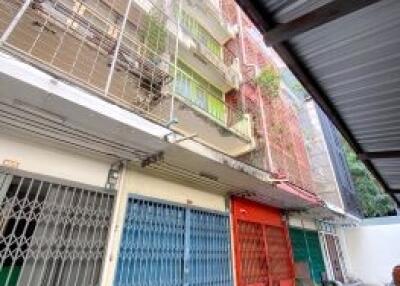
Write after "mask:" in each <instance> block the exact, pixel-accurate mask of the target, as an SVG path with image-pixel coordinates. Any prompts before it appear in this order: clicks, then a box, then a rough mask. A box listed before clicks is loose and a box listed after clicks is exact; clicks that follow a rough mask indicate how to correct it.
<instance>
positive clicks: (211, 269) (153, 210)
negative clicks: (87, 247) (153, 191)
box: [114, 197, 233, 286]
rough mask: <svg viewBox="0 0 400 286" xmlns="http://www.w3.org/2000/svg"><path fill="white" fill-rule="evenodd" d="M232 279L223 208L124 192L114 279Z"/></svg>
mask: <svg viewBox="0 0 400 286" xmlns="http://www.w3.org/2000/svg"><path fill="white" fill-rule="evenodd" d="M232 283H233V282H232V273H231V247H230V229H229V216H228V215H227V214H223V213H218V212H210V211H206V210H200V209H195V208H191V207H187V206H180V205H174V204H169V203H165V202H160V201H153V200H148V199H145V198H137V197H130V198H128V205H127V211H126V215H125V222H124V227H123V233H122V239H121V245H120V251H119V258H118V265H117V271H116V276H115V280H114V285H116V286H125V285H149V286H150V285H160V286H162V285H168V286H173V285H176V286H178V285H188V286H189V285H199V286H202V285H204V286H205V285H215V286H231V285H232Z"/></svg>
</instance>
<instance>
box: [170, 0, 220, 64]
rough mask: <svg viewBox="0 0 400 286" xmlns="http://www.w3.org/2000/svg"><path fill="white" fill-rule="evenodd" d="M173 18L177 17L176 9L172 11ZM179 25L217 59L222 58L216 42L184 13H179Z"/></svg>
mask: <svg viewBox="0 0 400 286" xmlns="http://www.w3.org/2000/svg"><path fill="white" fill-rule="evenodd" d="M174 12H175V16H176V17H177V16H178V10H177V7H175V9H174ZM180 20H181V21H180V23H181V25H182V27H183V28H184V29H186V30H187V31H188V32H189V33H190V34H192V35H193V37H194V38H195V39H196V40H197V41H199V42H200V43H201V44H203V45H204V46H205V47H207V48H208V49H209V50H210V51H211V52H212V53H213V54H214V55H216V56H217V57H221V56H222V46H221V44H220V43H218V41H217V40H216V39H215V38H214V37H213V36H212V35H211V34H210V33H209V32H208V31H207V30H206V29H205V28H204V27H203V26H202V25H200V23H199V22H197V21H196V20H195V19H193V18H192V17H191V16H190V15H189V14H188V13H187V12H186V11H184V10H182V11H181V19H180Z"/></svg>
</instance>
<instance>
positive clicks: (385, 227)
mask: <svg viewBox="0 0 400 286" xmlns="http://www.w3.org/2000/svg"><path fill="white" fill-rule="evenodd" d="M343 233H344V240H345V244H346V251H347V254H348V257H347V259H348V271H349V273H350V274H351V275H353V276H354V277H356V278H359V279H361V280H362V281H363V282H364V283H365V284H370V285H385V284H387V283H390V282H391V280H392V278H391V273H392V269H393V267H394V266H395V265H397V264H400V217H387V218H374V219H365V220H363V222H362V223H361V225H360V226H359V227H354V228H346V229H344V231H343Z"/></svg>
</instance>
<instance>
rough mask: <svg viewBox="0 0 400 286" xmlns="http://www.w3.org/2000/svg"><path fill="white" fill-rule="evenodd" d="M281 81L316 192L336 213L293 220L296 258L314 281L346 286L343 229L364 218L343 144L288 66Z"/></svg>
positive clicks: (292, 231) (292, 236)
mask: <svg viewBox="0 0 400 286" xmlns="http://www.w3.org/2000/svg"><path fill="white" fill-rule="evenodd" d="M282 79H283V82H284V84H285V86H286V88H287V90H288V93H289V94H290V99H291V101H292V102H293V104H294V105H295V106H296V110H297V114H298V115H299V119H300V122H301V125H302V129H303V133H304V139H305V144H306V147H307V153H308V157H309V161H310V166H311V173H312V179H313V182H314V186H315V187H314V190H315V192H316V193H317V194H318V195H319V196H320V197H321V198H323V200H324V204H325V205H326V207H327V209H330V210H331V212H332V213H336V215H335V216H333V217H335V218H333V217H332V219H331V220H326V218H325V219H324V216H325V217H328V216H332V215H331V214H328V213H325V214H324V215H322V214H320V215H315V214H314V215H312V216H307V215H305V216H303V217H301V216H300V217H296V216H292V217H291V223H290V224H291V225H292V227H291V228H290V234H291V239H292V243H293V250H294V258H295V261H296V262H297V264H298V265H299V267H300V268H301V269H302V271H303V272H307V270H308V271H309V273H310V278H311V279H312V280H313V281H315V282H318V281H319V279H320V277H321V275H322V274H324V276H325V277H326V278H327V279H331V280H338V281H342V282H345V281H346V274H347V273H346V265H345V260H346V259H345V253H344V251H343V249H344V248H345V247H346V246H345V245H344V246H342V244H344V241H343V226H348V225H349V224H350V225H351V224H357V221H359V220H360V218H361V216H362V215H361V212H360V209H359V206H358V203H357V197H356V194H355V189H354V185H353V182H352V178H351V174H350V172H349V169H348V166H347V162H346V158H345V155H344V151H343V145H342V144H343V142H342V141H341V138H340V135H339V134H338V131H337V130H336V128H335V127H334V126H333V124H332V123H331V122H330V121H329V120H328V118H327V117H326V115H325V114H323V113H322V111H321V110H320V108H319V107H318V106H317V105H316V104H315V102H314V101H313V100H311V98H310V96H309V95H308V94H307V92H306V91H305V90H304V89H303V88H301V86H300V85H299V83H298V81H297V80H296V79H295V77H294V76H293V75H292V74H291V73H290V72H289V70H288V69H287V68H283V69H282ZM338 217H342V219H338Z"/></svg>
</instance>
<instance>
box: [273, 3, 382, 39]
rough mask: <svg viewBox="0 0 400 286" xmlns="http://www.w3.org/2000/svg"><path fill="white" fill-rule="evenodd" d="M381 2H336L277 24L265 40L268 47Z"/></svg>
mask: <svg viewBox="0 0 400 286" xmlns="http://www.w3.org/2000/svg"><path fill="white" fill-rule="evenodd" d="M379 1H381V0H352V1H349V0H336V1H333V2H331V3H328V4H326V5H324V6H322V7H320V8H318V9H315V10H313V11H311V12H309V13H307V14H305V15H303V16H300V17H298V18H296V19H294V20H292V21H290V22H288V23H284V24H279V25H277V26H276V27H274V28H273V29H271V30H269V31H267V33H266V34H265V40H266V43H267V44H268V45H276V44H277V43H280V42H283V41H286V40H289V39H291V38H293V37H295V36H297V35H300V34H302V33H305V32H307V31H309V30H312V29H314V28H317V27H319V26H322V25H324V24H326V23H329V22H331V21H334V20H336V19H338V18H341V17H343V16H346V15H347V14H350V13H353V12H355V11H357V10H360V9H362V8H365V7H367V6H369V5H371V4H375V3H377V2H379Z"/></svg>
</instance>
